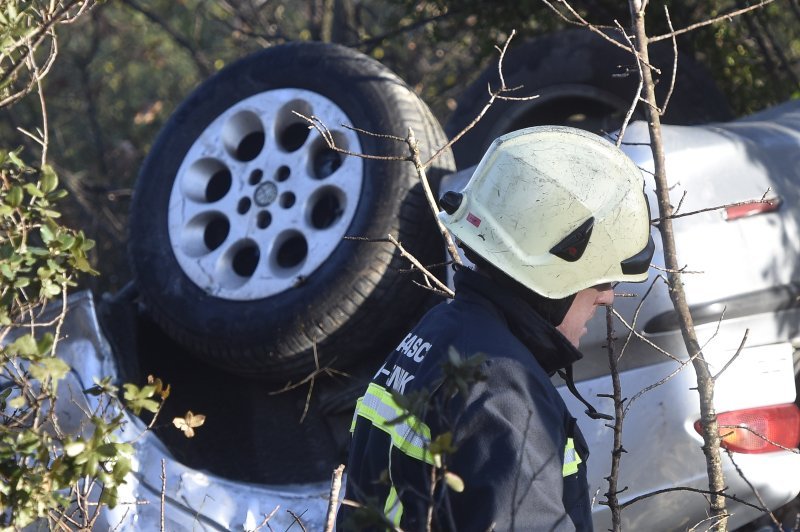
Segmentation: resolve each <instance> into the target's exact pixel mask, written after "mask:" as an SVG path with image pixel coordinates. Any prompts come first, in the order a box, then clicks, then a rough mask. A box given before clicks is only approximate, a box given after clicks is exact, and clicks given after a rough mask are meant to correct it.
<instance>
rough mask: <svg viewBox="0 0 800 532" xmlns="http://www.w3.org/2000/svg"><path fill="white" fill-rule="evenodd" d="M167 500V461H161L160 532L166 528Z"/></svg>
mask: <svg viewBox="0 0 800 532" xmlns="http://www.w3.org/2000/svg"><path fill="white" fill-rule="evenodd" d="M166 498H167V461H166V460H165V459H163V458H162V459H161V522H160V524H161V528H160V529H159V530H161V532H164V531H165V530H166V528H165V527H164V513H165V509H166V506H167V503H166Z"/></svg>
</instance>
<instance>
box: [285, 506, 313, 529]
mask: <svg viewBox="0 0 800 532" xmlns="http://www.w3.org/2000/svg"><path fill="white" fill-rule="evenodd" d="M286 512H287V513H288V514H289V515H291V516H292V519H294V520H293V521H292V524H290V525H289V526H288V527H287V528H286V530H289V529H290V528H292V527H293V526H294V524H295V523H297V524H298V525H300V528H301V529H302V530H303V532H308V531H307V530H306V527H305V526H304V525H303V522H302V521H301V520H300V518H301V517H303V515H304V514H305V513H306V510H303V512H302V513H301V514H300V515H297V514H296V513H294V512H293V511H291V510H286Z"/></svg>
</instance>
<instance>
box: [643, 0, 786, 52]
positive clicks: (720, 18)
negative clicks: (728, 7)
mask: <svg viewBox="0 0 800 532" xmlns="http://www.w3.org/2000/svg"><path fill="white" fill-rule="evenodd" d="M774 1H775V0H761V2H759V3H758V4H754V5H752V6H748V7H745V8H742V9H737V10H735V11H731V12H730V13H725V14H724V15H720V16H718V17H714V18H710V19H707V20H704V21H702V22H698V23H696V24H691V25H689V26H686V27H685V28H682V29H679V30H676V31H671V32H669V33H665V34H664V35H658V36H656V37H650V38H649V42H650V43H654V42H658V41H663V40H664V39H672V38H674V37H677V36H678V35H683V34H684V33H688V32H690V31H692V30H696V29H698V28H702V27H704V26H710V25H711V24H716V23H717V22H720V21H723V20H727V21H730V20H731V19H732V18H733V17H738V16H739V15H743V14H745V13H748V12H750V11H753V10H755V9H761V8H762V7H764V6H765V5H768V4H771V3H772V2H774Z"/></svg>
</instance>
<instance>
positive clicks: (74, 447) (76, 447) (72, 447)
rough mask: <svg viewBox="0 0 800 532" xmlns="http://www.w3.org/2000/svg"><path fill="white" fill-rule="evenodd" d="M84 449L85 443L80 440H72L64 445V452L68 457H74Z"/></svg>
mask: <svg viewBox="0 0 800 532" xmlns="http://www.w3.org/2000/svg"><path fill="white" fill-rule="evenodd" d="M84 449H86V444H85V443H84V442H82V441H74V442H71V443H67V444H65V445H64V454H66V455H67V456H69V457H70V458H74V457H76V456H78V455H79V454H81V453H82V452H83V450H84Z"/></svg>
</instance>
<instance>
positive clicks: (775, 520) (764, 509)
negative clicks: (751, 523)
mask: <svg viewBox="0 0 800 532" xmlns="http://www.w3.org/2000/svg"><path fill="white" fill-rule="evenodd" d="M725 453H726V454H727V455H728V459H730V461H731V463H732V464H733V467H735V468H736V472H737V473H738V474H739V477H740V478H741V479H742V480H744V481H745V483H746V484H747V486H748V487H749V488H750V491H752V492H753V495H755V496H756V499H758V502H760V503H761V511H762V512H764V513H766V514H768V515H769V518H770V520H772V522H773V523H774V524H775V526H776V527H777V529H778V530H780V531H781V532H783V527H782V526H781V523H780V521H778V518H777V517H775V514H774V513H772V512H771V511H770V509H769V508H768V507H767V503H765V502H764V499H762V498H761V494H760V493H759V492H758V490H757V489H756V487H755V486H753V484H752V483H751V482H750V480H748V478H747V475H745V474H744V471H742V468H740V467H739V464H737V463H736V460H734V459H733V452H732V451H731V450H730V449H725Z"/></svg>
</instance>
